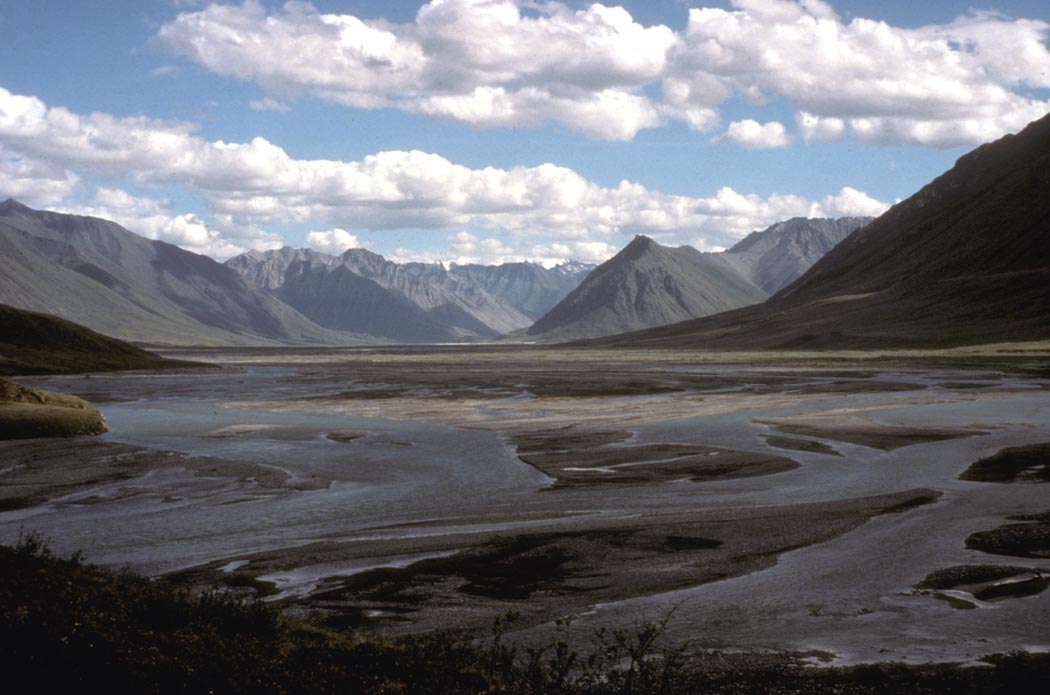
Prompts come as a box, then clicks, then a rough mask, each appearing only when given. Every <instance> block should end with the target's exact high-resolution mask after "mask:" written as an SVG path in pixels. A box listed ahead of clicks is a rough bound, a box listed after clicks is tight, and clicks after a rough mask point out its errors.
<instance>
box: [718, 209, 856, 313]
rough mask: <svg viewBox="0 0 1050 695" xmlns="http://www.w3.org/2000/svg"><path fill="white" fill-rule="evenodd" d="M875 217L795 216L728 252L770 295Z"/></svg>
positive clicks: (750, 236)
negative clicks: (821, 217)
mask: <svg viewBox="0 0 1050 695" xmlns="http://www.w3.org/2000/svg"><path fill="white" fill-rule="evenodd" d="M872 219H873V218H871V217H840V218H839V219H835V220H829V219H807V218H805V217H795V218H792V219H790V220H786V221H784V222H778V223H776V224H774V225H773V226H772V227H769V228H768V229H766V230H764V231H761V232H752V233H751V234H748V235H747V236H746V237H744V238H743V239H741V240H740V241H739V242H738V243H737V244H736V245H735V246H733V247H732V248H731V249H729V250H728V251H726V252H725V254H723V257H724V258H725V259H726V260H728V261H730V263H731V264H732V265H733V267H735V268H737V269H738V270H740V272H741V273H742V274H743V275H744V276H745V277H747V278H748V279H749V280H751V282H753V283H755V284H756V285H758V286H759V287H761V288H762V289H763V290H765V291H766V292H768V293H769V294H775V293H776V292H779V291H780V290H782V289H783V288H784V287H786V286H788V285H790V284H791V283H792V282H794V281H795V280H797V279H798V278H799V277H801V276H802V274H803V273H805V272H806V271H807V270H809V269H810V268H811V267H812V266H813V264H814V263H816V262H817V261H819V260H820V259H821V258H822V257H823V256H824V254H826V253H827V252H828V251H830V250H831V249H833V248H835V246H836V245H837V244H838V243H839V242H840V241H842V240H843V239H845V238H846V237H848V236H849V235H850V234H852V233H853V232H854V231H855V230H857V229H859V228H860V227H863V226H864V225H866V224H868V223H869V222H871V221H872Z"/></svg>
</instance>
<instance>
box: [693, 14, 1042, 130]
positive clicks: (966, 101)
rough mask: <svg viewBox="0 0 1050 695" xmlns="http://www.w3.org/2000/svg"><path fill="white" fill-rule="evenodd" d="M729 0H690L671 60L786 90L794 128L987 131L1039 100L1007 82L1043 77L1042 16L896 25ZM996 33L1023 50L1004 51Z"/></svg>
mask: <svg viewBox="0 0 1050 695" xmlns="http://www.w3.org/2000/svg"><path fill="white" fill-rule="evenodd" d="M733 4H734V6H735V8H736V9H735V10H733V11H726V10H721V9H713V8H704V9H693V10H690V13H689V23H688V26H687V28H686V31H685V34H684V45H683V47H682V48H680V49H679V52H678V53H677V56H676V60H675V64H676V66H677V67H678V68H679V69H685V70H688V71H699V72H700V73H701V74H704V75H708V76H713V77H715V78H717V79H719V80H721V81H722V83H723V85H724V86H725V88H726V89H730V90H732V91H733V92H735V93H745V92H747V91H753V90H758V91H762V92H768V93H772V94H779V95H781V96H783V97H785V98H786V99H788V100H789V101H790V102H791V103H792V104H793V105H794V106H795V107H796V108H797V109H798V110H799V112H800V115H799V118H798V120H799V124H800V129H801V131H802V134H803V138H804V139H807V140H812V139H834V138H836V137H839V136H841V135H842V134H843V133H844V132H845V131H846V130H848V132H850V133H851V134H853V135H854V136H855V137H857V138H859V139H862V140H865V141H869V142H874V143H885V144H899V143H911V144H918V145H927V146H934V147H955V146H959V145H966V144H977V143H979V142H984V141H987V140H991V139H994V138H995V137H998V136H1000V135H1002V134H1004V133H1006V132H1010V131H1014V130H1017V129H1019V128H1020V127H1022V126H1023V125H1025V124H1026V123H1028V122H1029V121H1031V120H1034V119H1035V118H1038V117H1039V116H1041V115H1043V114H1045V113H1046V112H1047V111H1048V110H1050V103H1047V102H1043V101H1037V100H1033V99H1029V98H1027V97H1025V96H1023V95H1021V94H1020V93H1018V92H1015V91H1013V89H1014V88H1015V87H1017V86H1019V85H1022V84H1024V85H1028V86H1032V85H1033V84H1034V83H1040V86H1041V83H1043V82H1045V81H1046V77H1045V74H1046V72H1047V70H1048V69H1050V51H1048V50H1047V47H1046V45H1045V41H1046V38H1047V36H1048V35H1050V25H1048V24H1046V23H1045V22H1037V21H1030V20H1019V21H1014V22H1007V21H1001V20H992V19H990V18H989V17H987V16H980V15H978V16H975V17H971V18H968V19H962V20H959V21H957V22H955V23H953V24H951V25H947V26H932V27H924V28H921V29H901V28H898V27H893V26H891V25H889V24H886V23H885V22H877V21H873V20H869V19H863V18H857V19H854V20H852V21H851V22H849V23H848V24H845V23H843V22H842V21H841V20H839V19H838V18H837V17H836V16H835V15H834V13H833V12H832V11H831V9H830V6H828V5H826V4H825V3H818V2H806V3H795V2H787V1H786V0H761V1H759V0H746V1H745V0H735V1H734V3H733ZM1006 45H1016V46H1019V47H1021V48H1022V49H1023V50H1021V51H1019V53H1018V55H1014V54H1013V53H1012V52H1011V51H1010V50H1005V49H1003V48H1002V47H1003V46H1006ZM1022 76H1024V77H1022Z"/></svg>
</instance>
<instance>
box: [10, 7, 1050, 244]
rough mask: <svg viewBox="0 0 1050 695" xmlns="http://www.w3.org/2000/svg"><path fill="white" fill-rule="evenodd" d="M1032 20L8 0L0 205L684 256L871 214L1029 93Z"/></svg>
mask: <svg viewBox="0 0 1050 695" xmlns="http://www.w3.org/2000/svg"><path fill="white" fill-rule="evenodd" d="M1048 22H1050V8H1048V7H1047V5H1046V3H1045V2H1041V1H1040V2H1036V1H1034V0H1029V1H1020V0H1012V1H1007V0H988V2H985V3H976V4H971V3H956V2H938V1H936V0H933V1H929V2H925V3H914V2H902V1H899V0H891V1H888V2H885V1H884V2H873V1H868V2H847V1H845V0H843V1H841V2H834V1H832V2H824V1H822V0H800V1H798V2H796V1H794V0H734V1H733V2H712V1H708V2H704V1H702V0H692V1H690V2H685V1H679V0H665V1H649V2H624V3H612V2H610V3H609V5H608V6H600V5H592V4H589V3H583V2H563V3H549V2H543V1H542V0H541V1H539V2H532V1H527V0H443V1H441V0H435V1H434V2H431V3H429V4H427V5H425V6H424V4H423V3H420V2H378V1H369V2H356V1H353V0H347V1H344V2H336V1H321V2H314V3H313V4H312V5H308V4H305V3H290V4H287V5H286V4H284V3H281V2H269V1H265V2H263V1H258V2H247V3H241V2H231V3H210V2H198V1H195V0H154V1H151V2H149V1H143V0H134V1H133V0H108V1H107V2H104V3H74V2H68V1H67V0H35V1H33V2H29V1H9V2H5V3H2V4H0V31H2V32H3V35H4V37H5V41H4V42H2V44H0V198H6V197H8V196H11V197H16V198H18V199H21V200H23V201H24V202H26V203H28V204H31V205H35V206H38V207H48V208H52V209H61V210H67V211H71V212H79V213H84V214H96V215H99V216H103V217H108V218H110V219H115V220H117V221H119V222H121V223H122V224H124V225H125V226H127V227H128V228H129V229H132V230H133V231H136V232H138V233H140V234H143V235H145V236H150V237H152V238H160V239H164V240H167V241H171V242H172V243H177V244H179V245H181V246H183V247H185V248H189V249H191V250H194V251H198V252H202V253H208V254H210V255H212V256H214V257H217V258H223V257H226V256H229V255H231V254H234V253H238V252H241V251H243V250H246V249H250V248H257V249H265V248H273V247H276V246H280V245H282V244H288V245H292V246H304V245H309V246H312V247H314V248H317V249H320V250H326V251H330V252H339V251H340V250H342V249H345V248H348V247H349V246H353V245H363V246H366V247H368V248H370V249H372V250H375V251H377V252H379V253H383V254H385V255H388V256H391V257H395V258H398V259H401V260H407V259H422V260H437V259H442V260H452V261H457V262H468V261H480V262H500V261H504V260H518V259H533V260H538V261H542V262H546V263H552V262H555V261H557V260H560V259H562V258H567V257H575V258H581V259H584V260H592V261H597V260H601V259H603V258H605V257H608V256H609V255H610V254H611V253H613V252H615V250H616V249H618V248H619V247H621V246H623V244H625V243H626V242H627V241H629V240H630V238H631V237H632V236H633V235H634V234H636V233H644V234H648V235H650V236H653V237H654V238H656V239H658V240H659V241H661V242H662V243H668V244H692V245H694V246H697V247H698V248H701V249H704V250H710V249H718V248H722V247H726V246H728V245H731V244H732V243H733V242H734V241H735V240H737V239H739V238H740V237H741V236H743V235H744V234H746V233H747V232H749V231H752V230H755V229H761V228H764V227H766V226H768V225H769V224H772V223H773V222H776V221H778V220H780V219H784V218H787V217H791V216H797V215H807V216H818V215H819V216H841V215H846V214H877V213H878V212H880V211H881V210H883V209H885V207H886V206H887V205H889V204H892V203H893V202H894V201H895V200H898V199H901V198H904V197H907V196H909V195H911V194H912V193H913V192H915V191H916V190H917V189H918V188H919V187H920V186H921V185H923V184H924V183H926V182H928V181H929V180H930V179H932V178H933V177H934V176H936V175H937V174H939V173H940V172H942V171H944V170H945V169H947V168H948V167H950V166H951V164H952V162H953V161H954V160H955V159H956V158H957V157H958V156H959V155H960V154H962V153H963V152H965V151H967V150H969V149H971V148H972V147H974V146H975V145H977V144H979V143H981V142H984V141H987V140H990V139H994V138H996V137H999V136H1001V135H1002V134H1004V133H1008V132H1014V131H1016V130H1018V129H1019V128H1020V127H1023V125H1024V124H1025V123H1027V122H1029V121H1031V120H1034V119H1035V118H1038V117H1040V116H1042V115H1043V114H1045V113H1046V112H1048V111H1050V101H1048V100H1050V89H1048V88H1050V50H1048V44H1047V41H1048V36H1050V24H1048Z"/></svg>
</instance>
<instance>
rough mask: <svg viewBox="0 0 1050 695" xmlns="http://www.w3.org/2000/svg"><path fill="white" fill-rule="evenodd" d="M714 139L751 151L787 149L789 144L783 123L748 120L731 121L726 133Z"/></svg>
mask: <svg viewBox="0 0 1050 695" xmlns="http://www.w3.org/2000/svg"><path fill="white" fill-rule="evenodd" d="M715 139H716V140H717V141H718V142H732V143H735V144H737V145H740V146H741V147H746V148H748V149H751V150H764V149H772V148H775V147H787V146H788V145H789V144H790V143H791V136H790V135H788V133H787V129H785V128H784V124H783V123H779V122H777V121H770V122H769V123H759V122H758V121H753V120H751V119H750V118H748V119H745V120H743V121H733V122H732V123H730V124H729V127H728V128H727V129H726V132H724V133H722V134H721V135H719V136H718V137H717V138H715Z"/></svg>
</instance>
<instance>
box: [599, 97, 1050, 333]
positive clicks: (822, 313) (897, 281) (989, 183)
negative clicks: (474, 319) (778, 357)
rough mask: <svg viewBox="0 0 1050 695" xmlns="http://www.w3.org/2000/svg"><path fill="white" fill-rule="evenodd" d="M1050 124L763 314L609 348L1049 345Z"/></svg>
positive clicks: (849, 243) (881, 222) (939, 191)
mask: <svg viewBox="0 0 1050 695" xmlns="http://www.w3.org/2000/svg"><path fill="white" fill-rule="evenodd" d="M1047 191H1050V116H1048V117H1044V118H1042V119H1040V120H1039V121H1036V122H1034V123H1032V124H1031V125H1029V126H1028V127H1027V128H1025V129H1024V130H1023V131H1022V132H1020V133H1018V134H1016V135H1008V136H1006V137H1004V138H1002V139H1000V140H997V141H996V142H994V143H990V144H987V145H982V146H981V147H978V148H977V149H976V150H974V151H973V152H970V153H969V154H967V155H965V156H963V157H961V158H960V159H959V161H958V162H956V165H955V166H954V167H953V168H952V169H951V170H949V171H948V172H947V173H945V174H943V175H941V176H940V177H938V178H937V179H936V180H934V181H933V182H932V183H930V184H929V185H927V186H925V187H924V188H923V189H922V190H920V191H919V192H918V193H916V194H915V195H913V196H912V197H911V198H908V199H907V200H905V201H904V202H902V203H899V204H897V205H895V206H894V207H893V208H891V209H890V210H889V211H888V212H887V213H886V214H884V215H882V216H881V217H879V218H878V219H877V220H875V221H874V222H872V223H871V224H869V225H867V226H866V227H864V228H862V229H860V230H858V231H857V232H856V233H854V234H852V235H851V236H850V237H848V238H847V239H846V240H845V241H843V242H842V243H841V244H839V245H838V246H837V247H835V248H834V249H833V250H832V251H830V252H829V253H828V254H827V255H826V256H824V258H822V259H821V260H820V261H819V262H817V263H816V265H814V266H813V267H812V268H811V269H810V270H809V272H807V273H806V274H805V275H803V276H802V277H801V278H799V280H798V281H796V282H795V283H793V284H792V285H790V286H788V287H786V288H785V289H784V290H782V291H781V292H779V293H778V294H776V295H775V296H774V297H772V298H771V299H770V300H769V301H767V302H765V303H764V304H761V305H759V306H754V307H748V308H745V309H740V310H737V311H732V312H728V313H726V314H722V315H719V316H712V317H708V318H706V319H700V320H696V321H690V322H686V323H681V324H677V325H674V326H667V327H664V328H660V329H654V330H649V331H644V332H638V333H634V334H630V335H624V336H617V337H615V338H611V339H607V340H605V341H599V342H600V343H601V344H606V345H622V346H652V347H695V348H713V349H720V348H810V347H812V348H875V347H941V346H952V345H965V344H979V343H994V342H1003V341H1019V340H1037V339H1039V340H1042V339H1047V338H1050V196H1048V195H1047Z"/></svg>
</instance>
